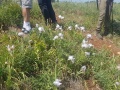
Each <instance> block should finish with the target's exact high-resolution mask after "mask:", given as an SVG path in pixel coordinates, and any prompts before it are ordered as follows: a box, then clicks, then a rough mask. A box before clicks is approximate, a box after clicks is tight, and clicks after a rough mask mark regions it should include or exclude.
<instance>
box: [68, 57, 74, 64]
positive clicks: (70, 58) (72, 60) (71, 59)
mask: <svg viewBox="0 0 120 90" xmlns="http://www.w3.org/2000/svg"><path fill="white" fill-rule="evenodd" d="M68 60H70V61H71V62H72V63H74V62H75V58H74V56H71V55H70V56H69V57H68Z"/></svg>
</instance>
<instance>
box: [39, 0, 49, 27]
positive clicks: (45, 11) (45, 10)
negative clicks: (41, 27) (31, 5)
mask: <svg viewBox="0 0 120 90" xmlns="http://www.w3.org/2000/svg"><path fill="white" fill-rule="evenodd" d="M38 4H39V7H40V9H41V12H42V14H43V17H44V19H45V23H46V25H47V23H48V21H49V18H50V15H49V11H48V8H47V1H46V0H38Z"/></svg>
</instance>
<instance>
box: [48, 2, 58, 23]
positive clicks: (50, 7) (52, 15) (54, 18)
mask: <svg viewBox="0 0 120 90" xmlns="http://www.w3.org/2000/svg"><path fill="white" fill-rule="evenodd" d="M47 8H48V11H49V15H50V19H51V20H52V23H57V20H56V16H55V12H54V10H53V7H52V4H51V0H47Z"/></svg>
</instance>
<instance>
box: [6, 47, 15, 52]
mask: <svg viewBox="0 0 120 90" xmlns="http://www.w3.org/2000/svg"><path fill="white" fill-rule="evenodd" d="M14 48H15V47H14V45H12V46H10V45H8V46H7V50H8V51H9V52H11V51H12V50H14Z"/></svg>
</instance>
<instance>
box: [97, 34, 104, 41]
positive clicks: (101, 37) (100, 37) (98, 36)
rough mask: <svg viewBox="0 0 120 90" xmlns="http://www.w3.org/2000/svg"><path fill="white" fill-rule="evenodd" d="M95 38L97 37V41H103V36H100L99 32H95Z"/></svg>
mask: <svg viewBox="0 0 120 90" xmlns="http://www.w3.org/2000/svg"><path fill="white" fill-rule="evenodd" d="M96 37H97V38H98V39H101V40H103V36H102V35H101V34H100V33H99V32H96Z"/></svg>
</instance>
